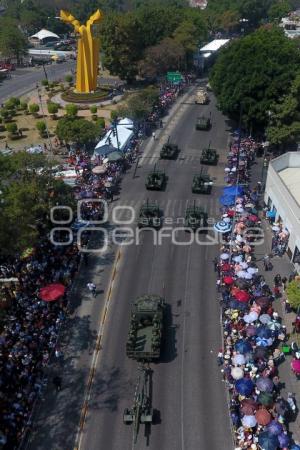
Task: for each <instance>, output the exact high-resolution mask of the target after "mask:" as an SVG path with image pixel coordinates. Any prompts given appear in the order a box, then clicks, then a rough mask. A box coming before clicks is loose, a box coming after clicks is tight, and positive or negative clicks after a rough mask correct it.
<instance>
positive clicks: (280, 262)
mask: <svg viewBox="0 0 300 450" xmlns="http://www.w3.org/2000/svg"><path fill="white" fill-rule="evenodd" d="M257 161H258V164H257V165H256V166H254V167H253V173H252V181H253V185H255V184H256V183H257V181H259V180H260V174H261V163H262V161H261V160H259V159H258V160H257ZM262 199H263V195H261V201H262ZM262 226H263V230H264V243H263V244H262V245H261V246H259V247H257V250H256V258H257V260H256V262H257V266H258V268H259V273H261V274H262V275H263V276H264V278H265V280H266V283H267V284H268V285H269V286H270V288H271V289H272V288H273V286H274V277H275V275H276V274H280V275H281V277H284V276H286V277H287V278H288V277H289V275H290V274H291V273H292V272H293V271H294V266H293V264H292V263H291V262H290V260H289V258H288V256H287V255H286V254H285V255H283V256H282V257H279V256H273V257H272V258H271V262H272V265H273V268H272V270H271V271H267V272H266V271H265V270H264V264H263V257H264V255H266V254H269V255H270V254H271V247H272V246H271V244H272V230H271V226H270V224H269V223H268V222H267V221H266V220H264V219H263V221H262ZM281 291H282V294H283V295H284V293H283V289H281ZM283 298H284V297H283V296H282V298H281V299H277V300H275V301H274V302H273V306H274V309H275V310H276V311H277V312H278V314H279V316H280V317H281V318H282V321H283V323H284V325H285V326H286V328H287V333H288V334H291V333H292V330H293V326H292V322H293V321H294V320H295V316H296V314H295V313H293V312H291V313H286V312H285V308H284V304H283ZM291 359H292V358H291V356H286V358H285V360H284V362H283V363H281V364H280V366H279V376H280V379H281V382H282V384H283V389H282V390H281V392H282V394H283V396H284V397H285V398H286V397H287V393H288V392H293V393H294V394H295V398H296V404H297V407H298V408H300V389H299V386H300V385H299V382H298V381H297V378H296V377H295V375H294V374H293V373H292V371H291V368H290V362H291ZM289 431H290V432H291V433H292V435H293V439H294V440H295V441H296V442H297V441H298V442H299V443H300V414H299V413H298V415H297V417H296V418H295V420H294V421H293V422H290V424H289Z"/></svg>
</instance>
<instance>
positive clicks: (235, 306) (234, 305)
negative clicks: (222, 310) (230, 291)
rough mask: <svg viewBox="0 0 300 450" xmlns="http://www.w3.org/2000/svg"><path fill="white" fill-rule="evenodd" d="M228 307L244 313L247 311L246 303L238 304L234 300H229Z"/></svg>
mask: <svg viewBox="0 0 300 450" xmlns="http://www.w3.org/2000/svg"><path fill="white" fill-rule="evenodd" d="M229 307H230V308H231V309H238V310H239V311H246V310H247V309H248V305H247V303H242V302H238V301H237V300H235V299H231V300H230V302H229Z"/></svg>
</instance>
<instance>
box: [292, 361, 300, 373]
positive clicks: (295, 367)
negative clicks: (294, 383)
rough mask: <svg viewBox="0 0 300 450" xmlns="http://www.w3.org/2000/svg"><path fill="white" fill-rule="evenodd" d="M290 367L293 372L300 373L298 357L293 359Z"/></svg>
mask: <svg viewBox="0 0 300 450" xmlns="http://www.w3.org/2000/svg"><path fill="white" fill-rule="evenodd" d="M291 368H292V369H293V371H294V372H296V373H300V359H293V361H292V362H291Z"/></svg>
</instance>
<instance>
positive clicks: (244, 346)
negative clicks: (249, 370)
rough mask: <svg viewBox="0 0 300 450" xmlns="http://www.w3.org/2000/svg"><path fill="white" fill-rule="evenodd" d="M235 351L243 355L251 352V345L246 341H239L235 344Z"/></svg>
mask: <svg viewBox="0 0 300 450" xmlns="http://www.w3.org/2000/svg"><path fill="white" fill-rule="evenodd" d="M235 349H236V351H237V352H239V353H242V354H245V353H249V352H251V351H252V345H251V344H250V342H248V341H244V340H239V341H237V342H236V344H235Z"/></svg>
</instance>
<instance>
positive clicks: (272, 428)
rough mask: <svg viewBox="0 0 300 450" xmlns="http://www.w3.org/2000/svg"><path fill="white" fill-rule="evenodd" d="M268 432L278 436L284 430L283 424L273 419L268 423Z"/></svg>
mask: <svg viewBox="0 0 300 450" xmlns="http://www.w3.org/2000/svg"><path fill="white" fill-rule="evenodd" d="M267 430H268V433H270V434H273V435H274V436H278V435H279V434H281V433H282V432H283V426H282V425H281V423H279V422H278V421H277V420H272V421H271V422H270V423H269V424H268V425H267Z"/></svg>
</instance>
